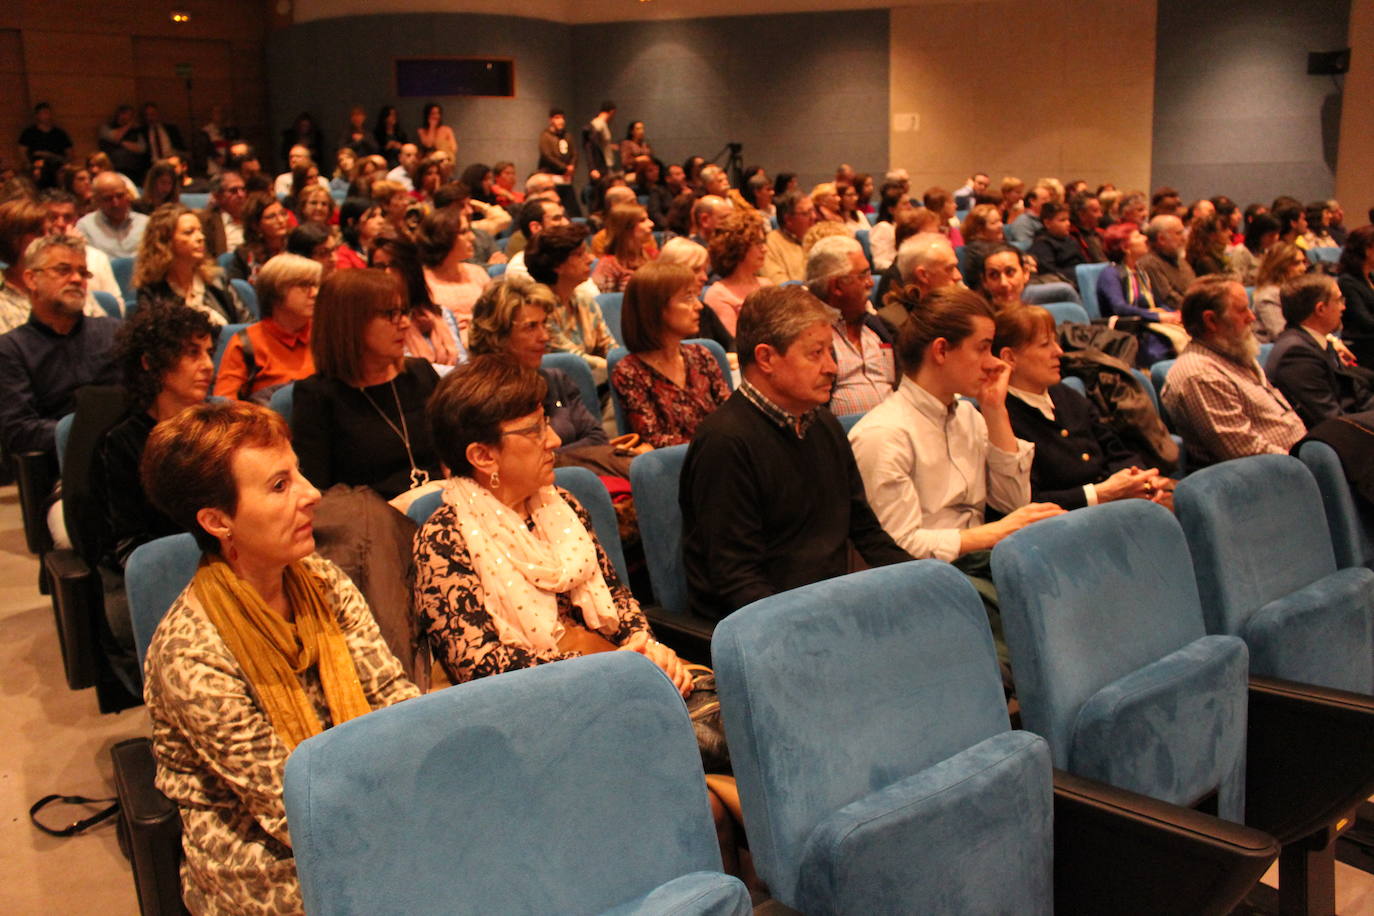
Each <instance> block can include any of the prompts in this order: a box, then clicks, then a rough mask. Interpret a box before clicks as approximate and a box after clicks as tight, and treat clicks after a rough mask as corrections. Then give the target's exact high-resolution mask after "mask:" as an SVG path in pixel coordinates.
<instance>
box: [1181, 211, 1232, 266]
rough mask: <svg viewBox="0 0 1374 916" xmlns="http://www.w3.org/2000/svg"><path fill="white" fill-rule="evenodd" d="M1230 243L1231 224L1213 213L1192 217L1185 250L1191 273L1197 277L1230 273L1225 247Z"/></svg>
mask: <svg viewBox="0 0 1374 916" xmlns="http://www.w3.org/2000/svg"><path fill="white" fill-rule="evenodd" d="M1209 203H1210V201H1209ZM1230 244H1231V226H1230V225H1229V224H1228V223H1225V222H1223V221H1222V220H1220V219H1219V218H1217V217H1216V216H1215V215H1213V216H1202V217H1197V218H1194V220H1193V222H1192V223H1190V224H1189V229H1188V247H1187V250H1186V256H1187V258H1188V264H1189V265H1190V266H1191V267H1192V268H1193V273H1194V274H1195V275H1196V276H1199V277H1203V276H1206V275H1207V274H1225V273H1230V272H1231V270H1230V268H1229V266H1228V265H1227V263H1226V248H1227V246H1229V245H1230Z"/></svg>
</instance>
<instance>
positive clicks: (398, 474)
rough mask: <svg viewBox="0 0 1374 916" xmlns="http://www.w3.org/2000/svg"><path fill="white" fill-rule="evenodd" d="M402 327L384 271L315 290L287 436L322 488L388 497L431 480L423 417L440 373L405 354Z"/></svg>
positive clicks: (335, 280) (350, 275)
mask: <svg viewBox="0 0 1374 916" xmlns="http://www.w3.org/2000/svg"><path fill="white" fill-rule="evenodd" d="M409 328H410V320H409V319H408V318H407V317H406V305H405V293H404V291H403V290H402V289H401V285H400V282H399V281H398V280H397V279H396V278H395V277H393V276H390V275H389V274H387V273H384V272H383V271H380V270H372V269H358V270H340V271H335V272H334V273H332V274H330V275H329V277H328V279H326V280H325V281H324V285H323V286H322V287H321V288H320V292H319V296H318V298H317V300H316V309H315V318H314V326H313V329H312V331H311V335H310V350H311V353H312V354H313V355H314V358H315V374H314V375H312V376H310V377H309V378H305V379H302V380H300V381H299V382H297V383H296V386H295V393H294V399H293V409H292V411H291V434H292V439H293V440H294V442H295V446H296V454H297V455H299V456H300V461H301V472H302V473H304V474H305V476H306V477H307V478H309V480H310V482H311V483H312V484H314V485H315V486H316V487H318V488H319V489H320V490H321V491H324V490H327V489H329V488H330V487H332V486H334V485H335V484H337V483H344V484H349V485H352V486H367V487H371V488H372V489H374V490H376V491H377V492H378V493H379V494H381V496H382V498H383V499H393V498H395V497H396V496H399V495H400V494H402V493H404V492H405V491H407V490H410V489H412V488H413V487H417V486H420V485H422V484H424V483H427V482H428V481H429V480H430V479H438V477H439V476H440V473H439V458H438V455H437V453H436V452H435V450H434V442H433V439H432V438H431V436H430V432H429V422H428V421H427V420H426V418H425V401H426V400H427V399H428V398H429V395H430V393H431V392H432V391H433V390H434V386H435V385H436V384H437V383H438V381H439V376H438V375H437V374H436V373H435V371H434V367H433V366H432V365H430V362H429V360H426V359H416V358H407V357H406V356H405V342H406V331H407V330H408V329H409Z"/></svg>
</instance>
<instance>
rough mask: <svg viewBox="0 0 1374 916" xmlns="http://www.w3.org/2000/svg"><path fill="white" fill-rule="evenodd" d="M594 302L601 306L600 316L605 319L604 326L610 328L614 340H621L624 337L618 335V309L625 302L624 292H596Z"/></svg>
mask: <svg viewBox="0 0 1374 916" xmlns="http://www.w3.org/2000/svg"><path fill="white" fill-rule="evenodd" d="M596 304H597V305H598V306H599V307H600V308H601V317H602V318H605V319H606V327H608V328H610V329H611V335H612V336H613V337H615V339H616V341H623V340H624V339H625V338H624V337H622V336H621V335H620V310H621V307H622V306H623V305H624V304H625V294H624V293H598V294H597V297H596Z"/></svg>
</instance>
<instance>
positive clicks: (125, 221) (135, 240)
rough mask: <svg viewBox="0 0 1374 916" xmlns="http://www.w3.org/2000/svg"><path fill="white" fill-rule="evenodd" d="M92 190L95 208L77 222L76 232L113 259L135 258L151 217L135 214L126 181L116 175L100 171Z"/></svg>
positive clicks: (92, 184)
mask: <svg viewBox="0 0 1374 916" xmlns="http://www.w3.org/2000/svg"><path fill="white" fill-rule="evenodd" d="M91 191H92V193H93V196H94V199H95V209H94V210H92V211H91V212H90V213H87V214H86V215H85V216H83V217H81V219H79V220H77V221H76V228H77V230H78V231H79V232H80V233H81V234H82V235H83V236H85V238H86V242H87V243H88V244H91V245H94V246H95V247H96V248H99V249H100V250H101V251H103V252H105V253H106V254H107V255H109V256H110V257H112V258H132V257H136V256H137V255H138V246H139V243H140V242H142V241H143V230H144V229H146V228H147V227H148V217H146V216H144V215H143V214H142V213H135V212H133V209H132V207H133V198H132V197H130V196H129V189H128V188H127V187H125V186H124V179H123V178H122V177H120V175H119V174H118V173H116V172H101V173H100V174H99V175H97V176H95V180H94V181H92V182H91Z"/></svg>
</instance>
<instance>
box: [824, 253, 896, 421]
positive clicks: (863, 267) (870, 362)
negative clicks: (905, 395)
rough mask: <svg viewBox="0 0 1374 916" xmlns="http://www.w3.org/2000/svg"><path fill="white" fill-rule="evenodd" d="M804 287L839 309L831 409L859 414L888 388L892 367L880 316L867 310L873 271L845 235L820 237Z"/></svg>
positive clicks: (892, 381)
mask: <svg viewBox="0 0 1374 916" xmlns="http://www.w3.org/2000/svg"><path fill="white" fill-rule="evenodd" d="M806 288H807V289H809V290H810V291H811V294H812V295H813V296H815V297H816V298H817V299H819V300H821V301H822V302H824V303H825V304H826V305H828V306H830V307H831V308H833V309H835V310H836V311H837V312H839V317H838V318H836V319H835V322H834V324H833V325H831V332H832V335H833V340H834V347H835V387H834V389H833V390H832V391H831V392H830V405H829V406H830V412H831V413H833V414H835V415H836V416H840V415H841V414H849V413H864V412H865V411H867V410H869V409H871V408H873V407H876V406H877V405H878V404H879V403H881V402H882V400H883V399H884V398H886V397H887V396H888V395H889V394H891V393H892V389H893V386H894V385H895V383H896V378H897V375H896V370H895V369H894V367H893V364H892V341H891V338H890V337H889V336H888V332H887V326H886V325H885V324H883V322H882V319H881V318H879V317H878V316H877V315H875V314H873V313H872V312H870V311H869V310H868V292H869V290H871V289H872V288H873V275H872V273H871V272H870V271H869V267H868V261H867V259H865V258H864V252H863V247H862V246H860V245H859V243H858V241H856V240H855V239H852V238H848V237H847V236H836V237H833V238H827V239H821V240H820V241H819V242H817V243H816V245H815V247H813V248H812V249H811V253H810V254H809V255H807V258H806Z"/></svg>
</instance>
